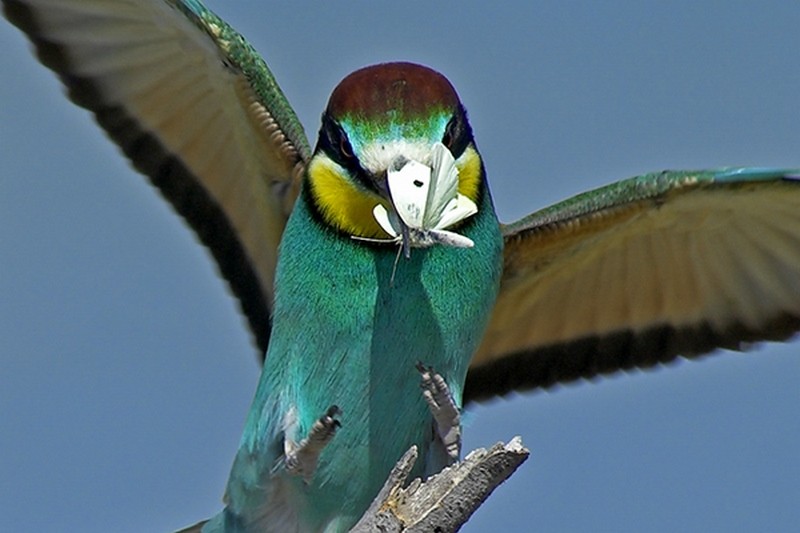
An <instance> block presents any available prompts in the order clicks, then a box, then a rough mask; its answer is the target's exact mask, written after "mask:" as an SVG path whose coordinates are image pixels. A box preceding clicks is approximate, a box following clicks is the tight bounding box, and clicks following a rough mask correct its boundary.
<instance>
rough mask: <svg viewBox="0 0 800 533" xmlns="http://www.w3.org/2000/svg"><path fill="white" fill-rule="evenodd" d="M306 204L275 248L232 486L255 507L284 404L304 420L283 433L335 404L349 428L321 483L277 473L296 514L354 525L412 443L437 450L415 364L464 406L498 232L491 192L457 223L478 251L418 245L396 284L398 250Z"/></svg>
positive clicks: (323, 463) (498, 250) (277, 447)
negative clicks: (431, 371)
mask: <svg viewBox="0 0 800 533" xmlns="http://www.w3.org/2000/svg"><path fill="white" fill-rule="evenodd" d="M309 201H310V195H308V194H303V195H301V200H300V201H298V203H297V205H296V207H295V209H294V211H293V212H292V216H291V217H290V220H289V224H288V226H287V228H286V233H285V234H284V239H283V241H282V244H281V255H280V261H279V264H278V274H277V280H278V281H277V287H278V290H277V293H276V302H275V314H274V323H275V327H274V329H273V332H272V340H271V342H270V350H269V352H268V354H267V358H266V365H265V367H264V372H263V373H262V378H261V382H260V383H259V387H258V391H257V393H256V397H255V400H254V401H253V408H252V410H251V413H250V416H249V417H248V421H247V427H246V429H245V433H244V436H243V438H242V443H241V449H240V451H239V454H238V455H237V459H236V463H235V465H234V474H235V475H232V477H231V482H230V483H229V486H228V492H229V494H231V495H235V497H234V498H233V499H232V501H233V502H235V505H236V506H237V507H238V506H242V508H241V509H239V508H232V509H231V511H233V512H234V513H237V512H242V513H245V514H246V513H248V512H251V511H252V509H253V508H257V506H250V505H249V504H250V503H252V502H256V501H259V500H260V499H263V498H264V497H265V495H264V491H263V489H262V488H261V487H263V484H264V482H265V480H266V479H268V478H270V475H271V474H270V470H271V469H272V467H273V466H274V464H275V462H276V461H277V460H278V459H279V457H280V454H282V453H283V448H282V446H283V444H282V440H283V438H284V435H283V433H282V432H283V427H282V423H283V421H284V419H285V416H286V414H287V412H289V411H290V410H292V409H294V410H296V413H297V418H298V425H297V427H296V431H295V434H292V435H287V437H289V438H292V439H294V440H300V439H301V438H302V437H303V436H304V435H305V434H306V433H307V432H308V430H309V429H310V428H311V425H312V424H313V423H314V421H315V420H316V419H317V418H318V417H319V416H320V414H321V413H323V412H324V411H325V409H327V407H328V406H329V405H331V404H336V405H338V406H339V407H340V408H341V410H342V415H341V421H342V427H341V429H340V430H339V431H338V432H337V434H336V436H335V438H334V439H333V441H332V443H331V444H330V445H329V446H328V448H326V449H325V451H324V452H323V454H322V458H321V460H320V464H319V467H318V470H317V472H316V474H315V475H314V481H313V483H312V484H310V485H305V484H304V482H303V480H302V479H300V478H297V477H294V478H291V479H289V478H283V479H278V480H275V479H272V480H271V481H270V483H274V482H278V483H286V484H287V485H288V487H290V488H289V489H288V490H289V491H290V492H291V493H292V495H291V496H290V499H293V500H294V501H300V502H302V504H301V505H300V506H299V507H298V512H299V514H300V515H302V516H303V518H302V522H303V523H304V524H305V525H306V526H307V527H309V528H310V529H311V530H321V527H322V526H323V525H324V524H325V523H327V522H328V521H329V520H330V519H331V518H333V517H335V516H337V515H338V516H342V517H344V518H343V519H342V524H341V527H342V528H347V527H349V526H352V523H353V522H354V521H355V520H357V519H358V518H359V517H360V515H361V514H362V513H363V512H364V511H365V510H366V507H367V505H368V504H369V503H370V501H371V499H372V498H373V497H374V496H375V494H376V493H377V490H378V489H379V488H380V486H381V484H382V483H383V482H384V481H385V478H386V476H387V474H388V472H389V470H390V469H391V467H392V466H393V465H394V463H395V462H396V461H397V460H398V459H399V458H400V456H401V455H402V453H403V452H405V451H406V450H407V449H408V447H409V446H410V445H411V444H416V445H417V446H418V447H419V449H420V456H421V457H422V458H423V459H424V458H425V457H426V455H427V454H428V452H429V451H430V444H431V441H432V438H433V433H432V431H433V423H432V419H431V415H430V413H429V411H428V407H427V405H426V404H425V402H424V401H423V398H422V395H421V393H420V390H419V382H420V380H419V373H418V372H417V370H416V369H415V366H414V365H415V363H416V362H417V361H421V362H423V363H424V364H426V365H432V366H434V368H435V369H436V370H437V371H439V372H440V373H442V375H443V376H444V378H445V380H446V381H447V382H448V383H449V384H452V388H453V393H454V396H456V399H457V401H458V402H459V403H460V397H461V392H462V391H461V384H462V383H463V382H464V377H465V375H466V370H467V365H468V363H469V355H470V354H471V353H473V351H474V350H475V347H476V346H477V343H478V342H479V341H480V338H481V334H482V332H483V329H484V327H485V324H486V322H487V320H488V317H489V313H488V312H487V310H488V309H490V308H491V306H492V303H493V301H494V298H495V296H496V292H497V287H498V282H499V279H500V268H501V264H500V263H501V257H502V239H501V237H500V232H499V226H498V224H497V220H496V218H495V214H494V209H493V207H492V204H491V198H490V196H489V194H488V190H486V189H484V190H483V192H482V195H481V204H480V211H479V213H478V215H476V216H475V217H473V218H472V219H470V220H469V221H468V222H467V223H466V224H465V225H464V226H463V227H462V228H461V231H462V232H463V234H464V235H467V236H469V237H470V238H472V239H473V240H474V241H475V247H474V248H472V249H455V248H449V247H444V246H436V247H433V248H430V249H415V250H413V251H412V253H411V258H410V259H409V260H406V259H404V258H402V257H401V258H400V260H399V263H398V264H397V267H396V273H395V275H394V281H392V279H391V278H392V272H393V266H394V262H395V260H396V258H397V251H396V250H397V249H396V247H395V246H386V245H374V244H373V245H365V243H363V242H358V241H355V240H352V239H350V238H348V237H347V236H345V235H342V234H340V233H337V232H335V231H332V230H331V229H330V228H328V227H327V226H325V225H324V224H323V223H322V222H321V221H320V220H319V218H318V217H317V216H316V215H315V213H314V212H313V207H311V206H309ZM423 463H424V460H423ZM424 466H425V468H426V470H428V471H436V470H438V469H439V468H441V467H442V466H443V464H440V463H437V462H436V461H435V459H434V461H433V462H429V463H428V464H427V465H424ZM418 473H422V471H421V469H419V471H418ZM278 475H279V476H280V475H281V474H278ZM283 475H285V474H283ZM242 496H244V497H242ZM243 502H246V503H245V504H244V505H243ZM245 506H247V507H249V509H245V508H244V507H245ZM245 521H246V519H245Z"/></svg>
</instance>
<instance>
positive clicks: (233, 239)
mask: <svg viewBox="0 0 800 533" xmlns="http://www.w3.org/2000/svg"><path fill="white" fill-rule="evenodd" d="M2 1H3V13H4V15H5V17H6V18H7V19H8V20H9V21H10V22H11V23H12V24H14V25H15V26H16V27H17V28H19V29H20V30H22V31H23V32H24V33H25V34H26V35H27V36H28V38H29V39H30V40H31V42H32V43H33V45H34V48H35V52H36V56H37V57H38V58H39V60H40V61H41V63H42V64H43V65H44V66H46V67H47V68H49V69H50V70H52V71H53V72H54V73H55V74H56V75H58V77H59V78H60V79H61V82H62V83H63V84H64V86H65V87H66V89H67V94H68V96H69V99H70V100H71V101H72V102H74V103H75V104H76V105H78V106H80V107H83V108H85V109H87V110H89V111H91V112H92V113H93V114H94V116H95V120H96V121H97V123H98V124H99V125H100V126H101V127H102V128H103V129H104V130H105V131H106V133H107V134H108V135H109V137H110V138H111V139H112V140H113V141H114V142H115V143H116V144H117V145H119V146H120V147H121V148H122V151H123V152H124V153H125V155H126V156H127V157H128V159H129V160H130V161H131V163H132V164H133V166H134V167H135V168H136V170H138V171H139V172H141V173H142V174H144V175H146V176H148V178H149V179H150V181H151V183H152V184H153V185H154V186H155V187H156V188H158V189H159V191H160V192H161V194H162V196H163V197H164V198H166V199H167V200H168V201H169V202H170V204H171V205H172V206H173V208H174V209H175V211H176V212H177V213H178V214H179V215H181V216H182V217H183V218H184V219H185V220H186V222H188V224H189V225H190V226H191V228H192V229H193V230H194V232H195V233H196V235H197V237H198V238H199V239H200V241H201V242H202V243H203V244H204V245H205V246H206V247H207V248H208V249H209V251H210V252H211V254H212V255H213V257H214V259H215V260H216V262H217V264H218V268H219V272H220V274H221V275H222V277H223V278H225V279H226V280H227V281H228V283H229V285H230V288H231V291H232V292H233V293H234V295H235V296H236V298H237V299H238V300H239V302H240V306H241V309H242V312H243V314H244V315H245V317H246V318H247V321H248V323H249V324H250V329H251V331H252V334H253V336H254V338H255V342H256V345H257V348H258V351H259V357H260V359H261V360H262V361H263V358H264V355H265V353H266V348H267V345H268V344H269V337H270V330H271V318H270V303H271V302H269V301H268V296H267V295H265V294H263V292H262V291H261V288H260V287H261V285H260V283H259V280H258V276H257V274H256V273H255V271H254V270H253V268H252V266H251V265H250V263H249V262H248V260H247V254H246V252H245V250H244V247H243V246H242V244H241V242H240V241H239V240H238V238H237V236H236V232H235V231H234V229H233V227H232V225H231V224H230V221H229V220H228V218H227V217H226V216H225V213H224V211H223V210H222V209H221V208H220V207H219V205H218V204H217V203H216V202H215V201H214V200H213V198H212V197H211V195H210V194H209V193H208V192H207V191H206V190H205V188H203V186H202V185H201V184H200V183H199V182H198V181H197V180H196V179H195V178H194V177H193V175H192V173H191V171H189V169H187V168H186V166H185V165H184V164H183V163H182V161H181V160H180V159H179V158H178V157H177V156H175V155H174V154H172V153H171V152H170V151H169V150H167V149H166V148H165V147H164V146H163V145H162V144H161V143H160V142H159V141H158V139H157V138H156V137H155V136H154V135H152V134H151V133H150V132H148V131H146V130H145V129H144V128H143V127H142V126H141V125H140V124H139V123H138V122H137V121H136V120H135V119H134V118H133V117H131V116H130V115H129V114H128V113H127V112H126V111H125V109H124V108H122V107H121V106H117V105H110V104H109V103H108V102H107V101H106V99H105V98H104V95H103V93H102V91H101V90H100V89H99V88H98V86H97V85H96V84H95V83H94V82H93V81H92V80H91V79H87V78H84V77H80V76H77V75H75V74H73V73H72V70H73V66H72V65H71V62H70V58H69V56H68V53H67V51H66V49H65V48H64V46H63V45H61V44H59V43H57V42H54V41H52V40H49V39H46V38H44V37H43V36H42V35H41V34H40V33H41V30H40V24H39V23H38V21H37V20H36V14H35V12H34V10H33V9H32V8H31V7H30V6H28V5H25V4H24V3H22V2H19V1H17V0H2Z"/></svg>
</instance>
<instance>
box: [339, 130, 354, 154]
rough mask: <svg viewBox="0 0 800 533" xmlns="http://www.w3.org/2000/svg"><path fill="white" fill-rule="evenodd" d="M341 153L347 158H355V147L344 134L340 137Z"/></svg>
mask: <svg viewBox="0 0 800 533" xmlns="http://www.w3.org/2000/svg"><path fill="white" fill-rule="evenodd" d="M339 153H340V154H342V156H343V157H345V158H346V159H353V147H352V146H350V141H348V140H347V137H345V136H344V134H342V136H341V137H340V138H339Z"/></svg>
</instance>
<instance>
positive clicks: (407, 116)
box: [308, 63, 483, 249]
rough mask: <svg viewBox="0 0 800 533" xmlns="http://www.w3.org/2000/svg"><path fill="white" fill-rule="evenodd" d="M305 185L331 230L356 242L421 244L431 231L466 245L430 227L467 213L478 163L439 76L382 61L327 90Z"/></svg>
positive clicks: (456, 103) (453, 98) (472, 205)
mask: <svg viewBox="0 0 800 533" xmlns="http://www.w3.org/2000/svg"><path fill="white" fill-rule="evenodd" d="M308 179H309V192H310V194H311V195H312V199H313V202H314V205H315V206H316V207H317V210H318V211H319V213H320V214H321V215H322V217H323V219H324V220H325V221H326V223H328V224H329V225H330V226H332V227H334V228H335V229H337V230H339V231H341V232H343V233H345V234H347V235H350V236H352V237H355V238H357V239H359V238H360V239H378V240H381V239H383V240H387V239H389V240H394V241H398V242H399V241H402V242H403V244H404V245H405V247H406V249H407V248H408V245H409V243H410V245H411V246H430V245H431V244H433V242H427V243H426V242H423V241H425V239H426V238H429V237H431V236H433V237H436V235H437V234H446V236H447V235H453V236H454V237H455V238H461V239H464V240H465V241H469V239H466V238H464V237H461V236H460V235H456V234H454V233H452V232H449V231H439V230H445V228H447V227H452V226H454V225H457V224H458V223H459V222H460V221H461V220H464V219H465V218H468V217H469V216H471V215H472V214H474V213H475V211H476V210H477V207H476V204H477V203H478V196H479V194H480V190H481V184H482V180H483V165H482V164H481V159H480V156H479V154H478V152H477V150H476V148H475V144H474V142H473V138H472V130H471V128H470V126H469V123H468V121H467V114H466V111H465V110H464V107H463V106H462V104H461V101H460V100H459V98H458V95H457V94H456V91H455V89H454V88H453V86H452V85H451V84H450V82H449V81H448V80H447V78H445V77H444V76H442V75H441V74H439V73H438V72H436V71H434V70H431V69H429V68H427V67H423V66H420V65H415V64H412V63H386V64H381V65H374V66H370V67H365V68H363V69H360V70H357V71H355V72H353V73H352V74H350V75H349V76H347V77H346V78H345V79H344V80H342V81H341V82H340V83H339V85H338V86H337V87H336V89H335V90H334V91H333V94H332V95H331V98H330V101H329V102H328V107H327V109H326V110H325V113H324V114H323V116H322V126H321V128H320V133H319V140H318V142H317V146H316V149H315V151H314V156H313V159H312V161H311V162H310V164H309V167H308ZM409 230H410V231H411V234H409ZM429 230H433V231H429ZM415 235H416V237H415ZM448 238H449V237H448ZM434 240H436V239H434ZM456 240H457V239H456ZM440 242H441V241H440ZM445 244H453V245H455V246H459V245H463V244H464V243H463V242H462V243H461V244H458V243H456V244H454V243H452V242H446V243H445ZM467 245H471V241H469V244H467Z"/></svg>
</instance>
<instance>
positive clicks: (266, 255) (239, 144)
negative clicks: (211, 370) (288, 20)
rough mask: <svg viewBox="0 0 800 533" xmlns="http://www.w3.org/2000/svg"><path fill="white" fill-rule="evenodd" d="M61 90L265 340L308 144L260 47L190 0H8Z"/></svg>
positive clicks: (262, 342)
mask: <svg viewBox="0 0 800 533" xmlns="http://www.w3.org/2000/svg"><path fill="white" fill-rule="evenodd" d="M3 9H4V13H5V16H6V17H7V18H8V19H9V20H10V21H11V22H12V23H14V24H15V25H16V26H17V27H19V28H20V29H21V30H22V31H24V32H25V33H26V34H27V35H28V37H29V38H30V39H31V41H32V42H33V43H34V45H35V46H36V52H37V54H38V56H39V59H40V60H41V62H42V63H43V64H44V65H46V66H47V67H49V68H50V69H52V70H53V71H54V72H55V73H56V74H58V75H59V77H60V78H61V80H62V82H63V83H64V85H65V86H66V88H67V91H68V94H69V97H70V98H71V99H72V101H73V102H75V103H76V104H78V105H80V106H82V107H85V108H86V109H88V110H90V111H91V112H93V113H94V115H95V118H96V119H97V122H98V123H99V124H100V126H102V127H103V129H105V130H106V132H107V133H108V135H109V136H110V137H111V139H112V140H114V142H116V143H117V144H118V145H119V146H120V147H121V148H122V150H123V151H124V152H125V154H126V155H127V156H128V158H130V160H131V162H132V163H133V165H134V166H135V167H136V168H137V169H138V170H139V171H141V172H142V173H143V174H145V175H147V176H148V177H149V178H150V180H151V182H152V183H153V185H155V186H156V187H158V188H159V190H160V191H161V193H162V194H163V195H164V197H165V198H166V199H167V200H169V201H170V202H171V203H172V205H173V207H174V208H175V209H176V211H178V212H179V213H180V214H181V215H182V216H183V217H184V218H186V220H187V221H188V222H189V224H190V225H191V226H192V228H193V229H194V231H195V232H196V233H197V235H198V237H199V238H200V240H201V241H202V242H203V243H204V244H205V245H206V246H207V247H208V248H209V250H210V251H211V253H212V254H213V256H214V258H215V259H216V261H217V264H218V265H219V269H220V272H221V274H222V276H223V277H225V278H226V279H227V280H228V282H229V283H230V286H231V289H232V290H233V292H234V293H235V294H236V296H237V297H238V298H239V300H240V302H241V305H242V310H243V311H244V313H245V315H246V316H247V318H248V320H249V322H250V326H251V328H252V330H253V332H254V334H255V337H256V340H257V343H258V346H259V348H260V349H261V351H262V354H263V351H264V350H265V349H266V345H267V342H268V340H269V331H270V325H269V320H270V319H269V309H270V305H271V301H272V284H273V276H274V271H275V262H276V259H277V246H278V242H279V240H280V237H281V234H282V233H283V228H284V226H285V223H286V219H287V216H288V213H289V212H290V211H291V208H292V205H293V204H294V199H295V197H296V195H297V191H298V188H299V183H300V179H301V177H302V173H303V169H304V167H305V163H306V161H307V160H308V158H309V156H310V148H309V146H308V141H307V139H306V137H305V134H304V132H303V129H302V127H301V126H300V123H299V121H298V119H297V117H296V115H295V114H294V111H293V110H292V108H291V107H290V106H289V103H288V102H287V100H286V97H285V96H284V95H283V93H282V92H281V90H280V88H279V87H278V85H277V84H276V82H275V80H274V78H273V76H272V73H271V72H270V71H269V69H268V68H267V66H266V64H265V63H264V61H263V60H262V59H261V57H260V56H259V55H258V54H257V53H256V52H255V50H254V49H253V48H252V47H251V46H250V45H249V44H248V43H247V41H245V40H244V38H243V37H242V36H241V35H239V34H238V33H236V32H235V31H234V30H233V29H232V28H231V27H230V26H228V25H227V24H226V23H225V22H224V21H222V20H221V19H219V18H218V17H217V16H216V15H215V14H214V13H212V12H210V11H208V10H207V9H206V8H205V7H204V6H203V5H202V4H201V3H200V2H196V1H193V0H185V1H179V0H150V1H145V0H113V1H111V0H30V1H17V0H3Z"/></svg>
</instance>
